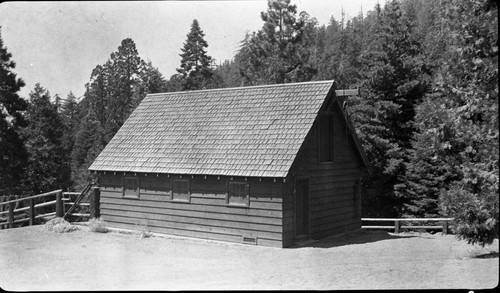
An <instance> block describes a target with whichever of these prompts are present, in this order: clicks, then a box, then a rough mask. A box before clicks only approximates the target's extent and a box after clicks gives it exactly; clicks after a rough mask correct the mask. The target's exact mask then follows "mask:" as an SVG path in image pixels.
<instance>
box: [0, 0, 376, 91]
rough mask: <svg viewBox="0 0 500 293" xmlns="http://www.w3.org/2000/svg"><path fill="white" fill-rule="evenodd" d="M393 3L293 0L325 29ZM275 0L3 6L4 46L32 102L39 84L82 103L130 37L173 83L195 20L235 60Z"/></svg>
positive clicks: (222, 54)
mask: <svg viewBox="0 0 500 293" xmlns="http://www.w3.org/2000/svg"><path fill="white" fill-rule="evenodd" d="M377 2H380V4H381V5H383V4H384V3H385V0H292V4H296V5H297V10H298V11H299V12H300V11H306V12H308V13H309V15H311V16H312V17H315V18H316V19H317V20H318V22H319V24H320V25H322V24H328V21H329V19H330V17H331V16H333V17H335V18H336V19H340V15H341V9H342V8H343V9H344V11H345V13H346V16H347V17H348V18H351V17H353V16H356V15H357V14H358V13H359V12H360V11H361V9H363V12H364V14H365V15H366V12H367V11H369V10H373V7H374V6H375V4H376V3H377ZM266 9H267V0H240V1H231V0H225V1H154V2H146V1H126V2H119V1H110V2H105V1H98V2H83V1H76V2H3V3H1V4H0V26H1V27H2V39H3V41H4V46H6V47H7V48H8V51H9V52H10V53H12V55H13V60H14V61H15V62H16V64H17V66H16V69H15V70H14V71H15V72H16V73H17V75H18V77H21V78H22V79H23V80H24V81H25V82H26V86H25V87H24V88H23V89H22V90H21V92H20V94H21V96H23V97H25V98H28V94H29V92H30V91H32V90H33V88H34V86H35V84H36V83H37V82H39V83H40V84H41V85H42V86H43V87H45V88H47V89H48V90H49V91H50V93H51V95H54V94H59V95H60V96H61V97H62V98H66V96H67V94H68V93H69V92H70V91H72V92H73V93H74V94H75V95H76V96H77V97H81V96H82V95H83V93H84V90H85V87H84V86H85V83H87V82H89V79H90V74H91V72H92V69H93V68H94V67H95V66H97V65H98V64H103V63H105V62H106V61H107V60H108V59H109V57H110V54H111V53H112V52H114V51H116V50H117V49H118V46H119V45H120V42H121V41H122V40H123V39H125V38H128V37H130V38H132V40H134V42H135V44H136V46H137V50H138V51H139V55H140V56H141V57H142V58H143V59H145V60H146V61H147V60H150V61H151V62H152V63H153V65H154V66H156V67H158V68H159V70H160V72H161V73H162V74H163V75H164V76H165V78H166V79H168V78H169V77H170V76H171V75H172V74H174V73H175V72H176V71H175V68H177V67H179V65H180V56H179V54H180V53H181V47H182V45H183V43H184V42H185V40H186V35H187V33H188V32H189V30H190V26H191V23H192V21H193V19H197V20H198V21H199V23H200V27H201V29H202V30H203V32H204V33H205V40H206V41H207V42H208V45H209V47H208V49H207V50H208V54H209V55H210V56H212V57H213V58H215V59H216V63H217V64H219V62H223V61H224V60H226V59H231V58H233V57H234V54H235V51H236V50H237V48H238V43H239V42H240V41H241V40H242V39H243V38H244V36H245V32H247V31H248V32H252V31H257V30H259V29H260V28H261V27H262V24H263V22H262V20H261V18H260V12H261V11H265V10H266Z"/></svg>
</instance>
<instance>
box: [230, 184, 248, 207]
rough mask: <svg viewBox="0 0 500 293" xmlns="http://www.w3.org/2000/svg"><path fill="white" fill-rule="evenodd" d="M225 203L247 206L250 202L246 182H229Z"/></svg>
mask: <svg viewBox="0 0 500 293" xmlns="http://www.w3.org/2000/svg"><path fill="white" fill-rule="evenodd" d="M226 203H227V204H230V205H239V206H248V205H249V203H250V196H249V194H248V184H247V183H243V182H229V190H228V194H227V199H226Z"/></svg>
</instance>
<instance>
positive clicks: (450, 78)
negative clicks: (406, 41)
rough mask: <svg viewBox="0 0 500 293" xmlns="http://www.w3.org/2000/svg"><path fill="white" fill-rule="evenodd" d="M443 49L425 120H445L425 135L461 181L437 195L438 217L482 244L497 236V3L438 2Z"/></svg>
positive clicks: (437, 122) (462, 234)
mask: <svg viewBox="0 0 500 293" xmlns="http://www.w3.org/2000/svg"><path fill="white" fill-rule="evenodd" d="M442 5H443V6H442V7H441V8H440V11H441V13H442V15H441V16H442V29H441V34H442V36H445V37H446V39H445V42H446V50H445V53H444V55H443V58H442V59H441V66H440V70H439V72H438V75H437V77H438V78H436V84H435V86H434V87H435V93H434V94H433V97H435V99H437V100H438V101H439V102H438V103H437V105H436V106H435V107H433V109H429V112H430V113H429V115H433V116H434V115H436V114H435V113H439V111H440V109H443V108H444V109H446V113H447V115H446V116H444V117H443V118H442V119H441V120H438V121H435V123H432V125H431V126H430V127H429V130H427V133H428V134H430V135H433V136H434V137H435V139H436V146H435V148H436V149H437V151H438V152H441V153H443V156H442V157H443V161H444V162H445V164H444V165H445V166H447V167H450V168H451V167H453V168H456V169H457V170H458V171H459V175H460V177H459V178H460V179H459V180H456V181H454V182H452V183H451V184H450V185H449V186H448V187H447V188H446V190H444V191H443V192H441V193H440V197H439V203H440V208H441V213H442V214H444V215H446V216H451V217H453V218H454V219H455V222H456V223H455V226H454V227H455V228H454V229H455V232H456V233H457V234H458V235H459V237H461V238H462V239H465V240H467V241H468V242H469V243H479V244H481V245H485V244H488V243H491V242H492V241H493V239H494V238H498V235H499V222H498V221H499V218H498V214H499V211H498V209H499V202H498V185H499V154H498V149H499V145H498V139H499V133H498V8H497V5H496V3H495V2H493V1H487V0H481V1H475V2H472V1H459V0H446V1H443V2H442Z"/></svg>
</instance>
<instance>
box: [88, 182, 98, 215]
mask: <svg viewBox="0 0 500 293" xmlns="http://www.w3.org/2000/svg"><path fill="white" fill-rule="evenodd" d="M100 198H101V190H100V189H99V187H92V193H91V194H90V218H99V217H100V216H101V213H100V207H99V201H100Z"/></svg>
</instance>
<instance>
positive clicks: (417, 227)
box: [400, 225, 443, 230]
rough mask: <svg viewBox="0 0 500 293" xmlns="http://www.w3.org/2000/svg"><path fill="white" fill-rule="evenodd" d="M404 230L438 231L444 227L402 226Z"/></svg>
mask: <svg viewBox="0 0 500 293" xmlns="http://www.w3.org/2000/svg"><path fill="white" fill-rule="evenodd" d="M400 228H402V229H437V230H442V229H443V226H406V225H405V226H400Z"/></svg>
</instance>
